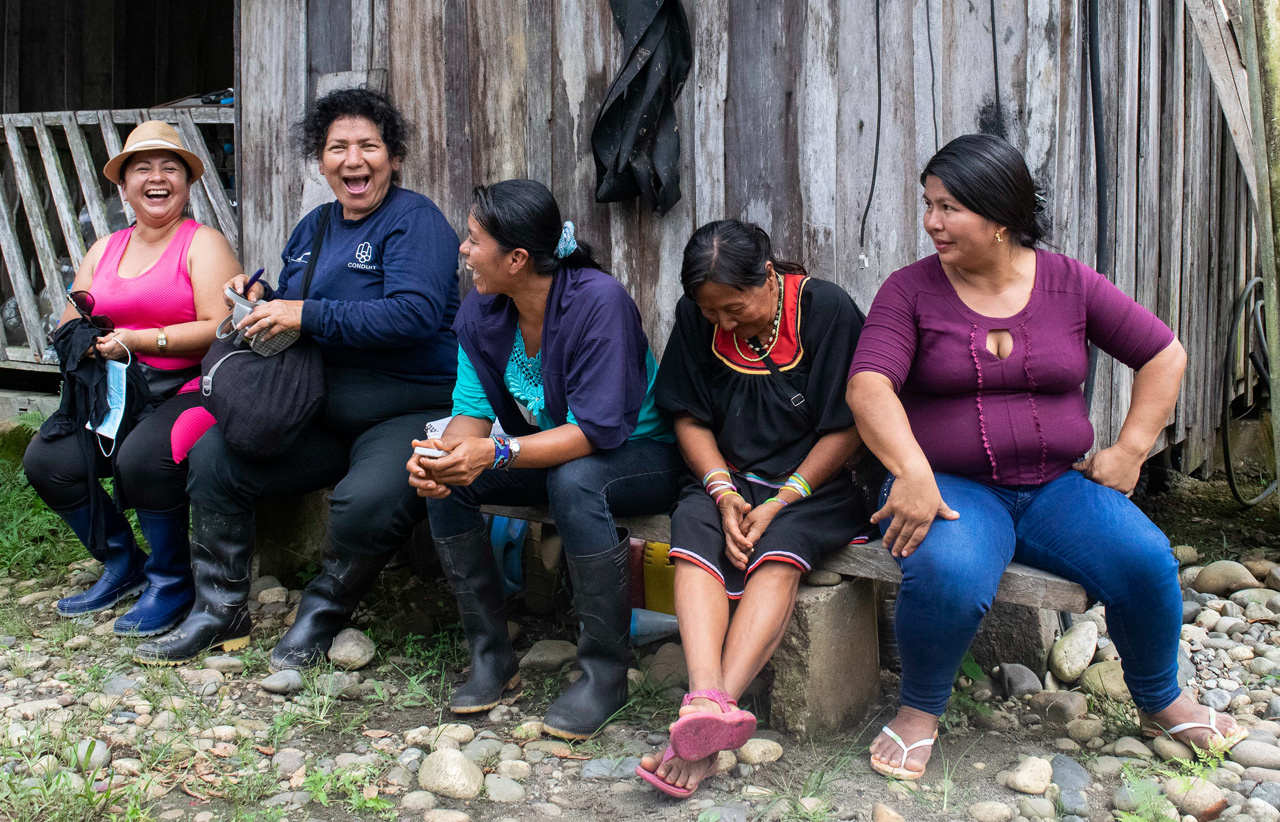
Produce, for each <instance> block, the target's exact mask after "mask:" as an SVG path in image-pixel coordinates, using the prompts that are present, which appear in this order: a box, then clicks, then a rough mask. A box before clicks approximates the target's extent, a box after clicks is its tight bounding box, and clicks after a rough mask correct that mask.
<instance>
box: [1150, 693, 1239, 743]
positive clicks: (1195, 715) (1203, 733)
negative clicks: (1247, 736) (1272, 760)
mask: <svg viewBox="0 0 1280 822" xmlns="http://www.w3.org/2000/svg"><path fill="white" fill-rule="evenodd" d="M1210 717H1212V718H1213V719H1212V721H1213V724H1214V725H1215V726H1216V727H1217V729H1218V733H1214V732H1213V731H1212V730H1211V729H1209V728H1188V729H1186V730H1185V731H1179V732H1178V734H1177V736H1176V737H1174V738H1175V739H1177V740H1178V741H1179V742H1182V743H1184V744H1187V745H1193V746H1195V747H1197V748H1200V749H1202V750H1208V749H1209V748H1213V747H1221V746H1222V744H1223V740H1224V739H1227V740H1228V741H1230V740H1231V739H1232V737H1233V736H1239V735H1240V731H1241V730H1242V729H1241V728H1240V726H1239V725H1238V724H1236V721H1235V719H1234V718H1233V717H1232V716H1231V715H1230V714H1220V713H1216V712H1215V711H1214V710H1213V709H1212V708H1209V707H1207V706H1205V705H1201V704H1199V703H1197V702H1194V701H1192V700H1191V699H1190V698H1189V697H1187V696H1179V697H1178V698H1177V699H1175V700H1174V701H1173V704H1172V705H1170V706H1169V707H1168V708H1165V709H1164V710H1163V711H1160V712H1159V713H1154V714H1143V715H1142V718H1143V723H1142V724H1143V726H1144V727H1146V726H1155V727H1157V728H1160V729H1162V730H1167V729H1169V728H1173V727H1176V726H1178V725H1181V724H1183V723H1184V722H1199V723H1203V724H1206V725H1207V724H1208V723H1209V722H1210ZM1235 741H1239V740H1238V739H1237V740H1235ZM1230 744H1234V742H1230Z"/></svg>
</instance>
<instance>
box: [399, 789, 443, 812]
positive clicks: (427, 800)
mask: <svg viewBox="0 0 1280 822" xmlns="http://www.w3.org/2000/svg"><path fill="white" fill-rule="evenodd" d="M435 806H436V795H435V794H433V793H432V792H431V791H410V792H409V793H407V794H405V795H404V799H401V800H400V809H401V810H406V811H429V810H431V809H432V808H434V807H435Z"/></svg>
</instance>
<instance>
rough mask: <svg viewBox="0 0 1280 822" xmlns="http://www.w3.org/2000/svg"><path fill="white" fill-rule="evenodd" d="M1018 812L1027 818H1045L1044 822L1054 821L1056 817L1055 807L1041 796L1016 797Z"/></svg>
mask: <svg viewBox="0 0 1280 822" xmlns="http://www.w3.org/2000/svg"><path fill="white" fill-rule="evenodd" d="M1018 813H1019V814H1020V815H1022V816H1025V817H1026V818H1027V819H1036V820H1045V822H1055V820H1056V819H1057V818H1058V810H1057V808H1056V807H1054V804H1053V803H1052V802H1050V801H1049V800H1048V799H1045V798H1044V797H1043V796H1020V797H1018Z"/></svg>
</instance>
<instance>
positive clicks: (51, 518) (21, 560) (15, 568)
mask: <svg viewBox="0 0 1280 822" xmlns="http://www.w3.org/2000/svg"><path fill="white" fill-rule="evenodd" d="M0 511H3V512H4V516H0V568H7V569H8V571H9V575H10V576H11V577H14V578H15V579H28V578H30V577H33V576H38V575H39V574H40V573H42V572H44V571H48V570H50V569H63V568H66V567H67V565H68V564H69V563H71V562H74V561H76V560H78V559H84V558H85V557H86V556H87V554H86V553H85V550H84V546H83V545H81V544H80V540H78V539H76V537H75V534H73V533H71V529H70V528H68V527H67V525H66V523H64V522H63V521H62V518H61V517H59V516H58V515H57V514H55V513H54V512H53V511H50V510H49V507H48V506H47V505H45V504H44V502H43V501H42V500H41V499H40V497H38V496H36V492H35V489H33V488H32V487H31V484H30V483H28V482H27V477H26V475H25V474H23V473H22V470H21V469H20V468H18V467H17V466H15V465H12V464H10V463H8V462H4V461H0Z"/></svg>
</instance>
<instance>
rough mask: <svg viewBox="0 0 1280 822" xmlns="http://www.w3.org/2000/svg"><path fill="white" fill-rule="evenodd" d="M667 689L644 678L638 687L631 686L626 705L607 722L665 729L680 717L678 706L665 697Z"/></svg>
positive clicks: (668, 697)
mask: <svg viewBox="0 0 1280 822" xmlns="http://www.w3.org/2000/svg"><path fill="white" fill-rule="evenodd" d="M668 689H669V688H668V686H664V685H659V684H658V683H656V682H654V681H653V680H651V679H649V678H648V677H646V678H645V679H643V680H641V682H640V684H639V685H632V686H631V693H630V695H629V696H628V698H627V703H626V704H625V705H623V706H622V707H621V708H619V709H618V711H617V713H615V714H614V715H613V716H611V717H610V718H609V721H610V722H616V721H622V722H627V723H630V724H634V725H641V726H643V727H646V728H647V727H650V726H656V725H660V726H663V727H665V726H666V725H667V724H669V723H671V722H675V721H676V719H677V718H678V717H679V716H680V706H679V704H678V703H676V702H675V701H673V700H672V699H671V697H670V696H668V695H667V693H666V691H667V690H668Z"/></svg>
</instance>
